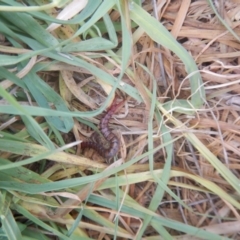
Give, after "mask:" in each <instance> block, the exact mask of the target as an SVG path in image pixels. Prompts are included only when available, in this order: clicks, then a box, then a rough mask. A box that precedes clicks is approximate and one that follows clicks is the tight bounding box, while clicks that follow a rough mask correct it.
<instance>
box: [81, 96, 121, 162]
mask: <svg viewBox="0 0 240 240" xmlns="http://www.w3.org/2000/svg"><path fill="white" fill-rule="evenodd" d="M124 102H125V100H123V101H121V102H120V103H117V101H116V98H114V100H113V102H112V105H111V106H110V107H109V108H108V109H107V111H106V113H105V114H104V115H103V117H102V118H101V119H100V123H99V130H100V132H101V134H102V135H103V137H104V138H105V140H106V141H107V143H108V147H105V146H104V145H103V143H101V142H100V141H99V142H94V141H83V142H81V149H85V148H92V149H94V150H95V151H96V152H98V153H99V154H100V155H101V156H102V157H104V158H108V159H109V158H112V157H114V156H115V155H116V154H117V153H118V151H119V147H120V142H119V139H118V137H117V136H116V135H115V134H114V133H113V132H112V130H111V129H110V128H109V120H110V119H111V118H112V116H113V114H114V113H115V112H116V111H117V110H118V109H119V108H120V107H121V106H122V105H123V104H124Z"/></svg>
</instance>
